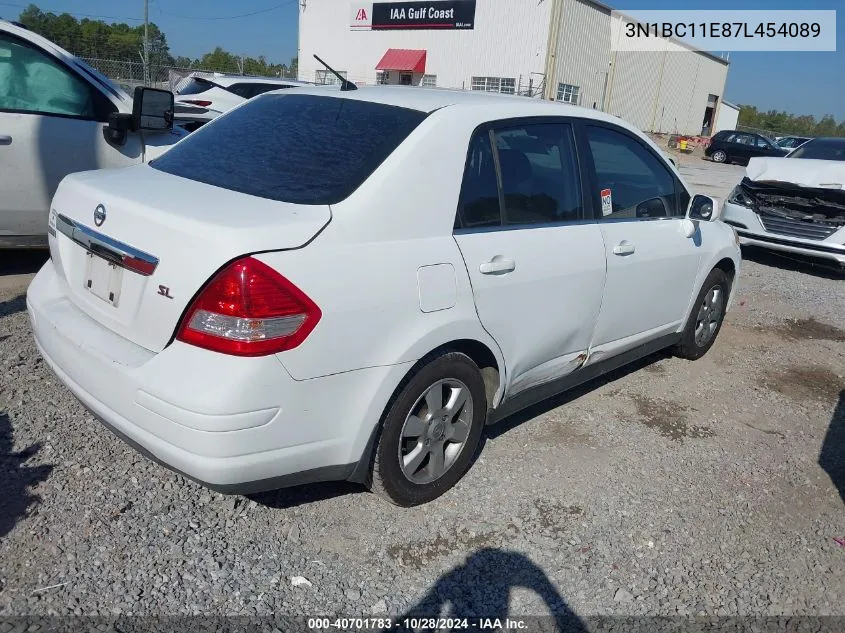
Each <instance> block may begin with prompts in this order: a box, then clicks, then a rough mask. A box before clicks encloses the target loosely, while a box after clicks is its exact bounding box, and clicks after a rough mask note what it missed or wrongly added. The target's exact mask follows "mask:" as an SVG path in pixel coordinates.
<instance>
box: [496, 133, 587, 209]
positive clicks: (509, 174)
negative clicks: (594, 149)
mask: <svg viewBox="0 0 845 633" xmlns="http://www.w3.org/2000/svg"><path fill="white" fill-rule="evenodd" d="M496 150H497V152H498V154H499V167H500V170H501V174H502V192H503V194H504V202H505V218H504V223H505V224H543V223H551V222H565V221H573V220H578V219H580V218H581V187H580V181H579V172H578V163H577V162H576V159H575V141H574V139H573V137H572V128H571V126H569V125H568V124H548V125H545V124H543V125H526V126H524V127H515V128H509V129H502V130H497V131H496Z"/></svg>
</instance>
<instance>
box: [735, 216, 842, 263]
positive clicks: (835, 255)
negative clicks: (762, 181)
mask: <svg viewBox="0 0 845 633" xmlns="http://www.w3.org/2000/svg"><path fill="white" fill-rule="evenodd" d="M722 221H723V222H725V223H726V224H729V225H730V226H732V227H733V228H734V230H735V231H736V232H737V235H738V236H739V242H740V244H742V245H748V246H758V247H761V248H768V249H772V250H776V251H782V252H786V253H794V254H796V255H804V256H808V257H817V258H822V259H826V260H829V261H832V262H836V263H838V264H839V265H842V266H845V228H843V229H840V230H838V231H836V232H835V233H833V234H832V235H830V236H829V237H827V238H826V239H824V240H810V239H802V238H798V237H794V236H791V235H786V234H782V233H775V232H772V231H768V230H766V228H765V227H764V226H763V224H762V222H761V221H760V216H759V215H757V214H756V213H754V211H752V210H751V209H749V208H748V207H743V206H740V205H738V204H733V203H730V202H726V203H725V207H724V211H723V212H722Z"/></svg>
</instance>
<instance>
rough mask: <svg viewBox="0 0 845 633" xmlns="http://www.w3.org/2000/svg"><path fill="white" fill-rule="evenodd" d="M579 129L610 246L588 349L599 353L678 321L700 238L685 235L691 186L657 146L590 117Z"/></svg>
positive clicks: (653, 334) (661, 331)
mask: <svg viewBox="0 0 845 633" xmlns="http://www.w3.org/2000/svg"><path fill="white" fill-rule="evenodd" d="M583 133H584V135H585V136H586V138H587V139H588V143H587V145H588V147H589V152H588V154H587V156H588V157H589V158H590V159H591V162H590V165H591V167H592V169H591V178H592V181H593V184H592V187H591V191H590V195H591V196H592V200H593V204H594V206H595V207H597V208H598V209H599V211H598V215H599V217H600V221H599V226H600V227H601V234H602V237H603V239H604V248H605V251H606V254H607V282H606V284H605V292H604V300H603V301H602V306H601V314H600V315H599V318H598V322H597V324H596V331H595V337H594V339H593V346H592V348H593V349H592V351H591V358H592V357H595V358H596V359H598V358H599V357H601V356H612V355H614V354H617V353H620V352H623V351H626V350H628V349H631V348H633V347H636V346H637V345H639V344H642V343H645V342H647V341H649V340H652V339H655V338H658V337H660V336H661V335H664V334H667V333H670V332H674V331H676V330H677V329H678V328H679V326H680V324H681V323H682V322H683V320H684V318H685V315H686V311H687V308H688V304H689V301H690V296H691V293H692V290H693V287H694V285H695V279H696V276H697V274H698V268H699V262H700V259H701V248H700V246H701V240H700V236H699V239H698V240H696V238H695V237H685V236H684V234H683V232H682V229H681V222H682V220H683V219H684V216H685V211H686V206H687V204H688V201H689V194H688V193H687V192H686V190H684V188H683V186H682V185H681V183H680V182H679V181H678V180H677V178H676V177H675V176H674V174H673V172H672V171H671V170H670V169H669V167H668V166H667V165H666V163H665V162H664V161H663V159H662V158H661V157H660V156H659V155H658V153H657V152H656V151H654V150H653V149H652V148H651V147H649V146H648V145H647V144H646V143H645V142H643V141H642V140H641V139H639V138H637V137H636V136H635V135H634V134H633V133H631V132H628V131H627V130H624V129H623V128H620V127H617V126H614V125H612V124H609V123H608V124H605V123H598V122H596V123H593V122H590V123H589V124H586V125H585V126H584V128H583ZM588 160H589V159H588Z"/></svg>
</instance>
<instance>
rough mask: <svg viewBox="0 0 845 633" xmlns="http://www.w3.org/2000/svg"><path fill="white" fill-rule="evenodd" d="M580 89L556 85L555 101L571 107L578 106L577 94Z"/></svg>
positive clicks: (566, 85)
mask: <svg viewBox="0 0 845 633" xmlns="http://www.w3.org/2000/svg"><path fill="white" fill-rule="evenodd" d="M579 91H580V88H579V87H578V86H573V85H571V84H558V85H557V100H558V101H563V102H564V103H571V104H573V105H578V92H579Z"/></svg>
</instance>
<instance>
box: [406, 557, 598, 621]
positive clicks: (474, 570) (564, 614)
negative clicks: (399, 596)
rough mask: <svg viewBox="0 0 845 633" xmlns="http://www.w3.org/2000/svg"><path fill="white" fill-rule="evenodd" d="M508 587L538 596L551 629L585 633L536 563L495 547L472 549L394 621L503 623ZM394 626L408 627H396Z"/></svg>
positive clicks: (575, 616)
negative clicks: (441, 619) (433, 619)
mask: <svg viewBox="0 0 845 633" xmlns="http://www.w3.org/2000/svg"><path fill="white" fill-rule="evenodd" d="M514 588H523V589H528V590H530V591H533V592H534V593H536V594H537V595H539V596H540V597H541V598H542V599H543V601H544V602H545V603H546V607H547V609H548V611H549V613H550V614H551V616H552V618H553V620H554V622H555V625H556V630H557V631H559V632H561V633H587V627H586V626H585V625H584V623H583V622H582V621H581V619H580V618H579V617H578V616H577V615H576V614H575V612H574V611H572V610H571V609H570V608H569V606H568V605H567V604H566V601H565V600H564V599H563V598H562V597H561V595H560V594H559V593H558V592H557V589H555V587H554V585H552V583H551V581H550V580H549V578H548V576H546V573H545V572H544V571H543V570H542V569H541V568H540V567H539V566H538V565H536V564H534V563H533V562H532V561H531V560H530V559H529V558H527V557H526V556H524V555H523V554H520V553H518V552H508V551H504V550H501V549H495V548H490V549H481V550H478V551H477V552H475V553H474V554H472V555H471V556H470V557H469V558H467V560H466V563H464V564H463V565H461V566H460V567H456V568H455V569H453V570H451V571H449V572H447V573H446V574H444V575H443V576H441V577H440V578H439V579H438V581H437V582H436V583H435V584H434V586H433V587H432V588H431V589H430V590H429V591H428V593H427V594H426V595H425V596H424V597H423V598H422V600H420V601H419V603H417V604H416V605H414V606H413V607H411V608H410V609H409V610H408V611H407V612H406V613H404V614H403V615H401V616H399V617H398V618H396V620H397V621H398V622H402V621H403V620H404V619H405V618H426V617H446V618H485V619H486V618H490V619H496V618H498V619H500V620H501V621H502V622H504V620H505V618H507V617H508V606H509V603H510V597H511V595H510V594H511V590H512V589H514ZM446 607H448V609H447V608H446ZM514 619H518V616H517V617H516V618H514ZM502 628H505V627H504V626H503V627H502ZM393 630H396V629H393ZM399 630H400V631H405V630H410V629H404V628H402V627H400V628H399ZM421 630H434V629H421ZM455 630H458V629H455Z"/></svg>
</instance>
